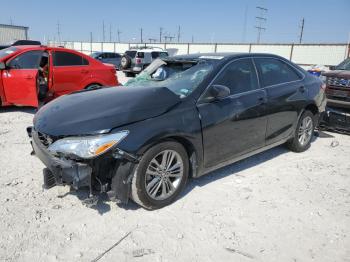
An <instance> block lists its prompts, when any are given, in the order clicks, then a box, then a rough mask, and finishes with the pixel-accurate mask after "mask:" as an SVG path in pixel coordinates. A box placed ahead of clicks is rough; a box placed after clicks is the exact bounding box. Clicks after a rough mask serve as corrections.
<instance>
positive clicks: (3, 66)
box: [0, 62, 6, 70]
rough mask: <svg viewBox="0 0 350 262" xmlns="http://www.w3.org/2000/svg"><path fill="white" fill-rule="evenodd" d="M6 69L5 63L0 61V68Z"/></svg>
mask: <svg viewBox="0 0 350 262" xmlns="http://www.w3.org/2000/svg"><path fill="white" fill-rule="evenodd" d="M3 69H6V64H5V63H4V62H0V70H3Z"/></svg>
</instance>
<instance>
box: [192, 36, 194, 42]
mask: <svg viewBox="0 0 350 262" xmlns="http://www.w3.org/2000/svg"><path fill="white" fill-rule="evenodd" d="M192 43H194V37H193V35H192Z"/></svg>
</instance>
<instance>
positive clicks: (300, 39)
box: [299, 17, 305, 44]
mask: <svg viewBox="0 0 350 262" xmlns="http://www.w3.org/2000/svg"><path fill="white" fill-rule="evenodd" d="M304 23H305V18H304V17H303V19H302V20H301V26H300V35H299V44H301V41H303V34H304Z"/></svg>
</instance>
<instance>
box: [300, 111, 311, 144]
mask: <svg viewBox="0 0 350 262" xmlns="http://www.w3.org/2000/svg"><path fill="white" fill-rule="evenodd" d="M312 131H313V123H312V118H311V117H310V116H306V117H305V118H304V119H303V120H302V122H301V124H300V127H299V131H298V140H299V143H300V145H301V146H304V145H306V144H307V143H309V141H310V139H311V137H312Z"/></svg>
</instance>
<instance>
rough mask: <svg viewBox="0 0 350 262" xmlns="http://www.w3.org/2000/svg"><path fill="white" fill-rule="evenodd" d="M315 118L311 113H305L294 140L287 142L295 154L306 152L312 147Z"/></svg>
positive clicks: (300, 120)
mask: <svg viewBox="0 0 350 262" xmlns="http://www.w3.org/2000/svg"><path fill="white" fill-rule="evenodd" d="M314 129H315V116H314V114H313V113H312V112H310V111H305V112H304V113H303V114H302V115H301V117H300V119H299V122H298V124H297V128H296V130H295V134H294V138H293V139H291V140H290V141H288V142H287V146H288V148H289V149H290V150H292V151H294V152H304V151H305V150H307V149H308V148H309V147H310V145H311V140H312V137H313V135H314Z"/></svg>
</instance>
